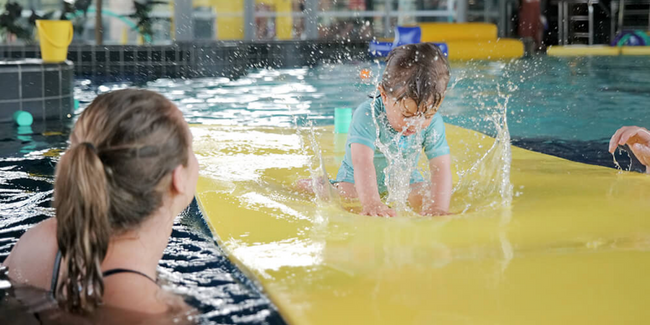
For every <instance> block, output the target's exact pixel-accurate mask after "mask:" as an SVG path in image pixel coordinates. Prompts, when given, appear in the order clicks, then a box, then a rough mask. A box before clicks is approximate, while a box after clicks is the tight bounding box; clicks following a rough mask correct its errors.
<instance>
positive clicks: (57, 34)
mask: <svg viewBox="0 0 650 325" xmlns="http://www.w3.org/2000/svg"><path fill="white" fill-rule="evenodd" d="M36 28H38V38H39V39H40V42H41V56H42V57H43V62H62V61H65V60H66V58H67V57H68V45H70V43H71V42H72V36H73V35H74V30H73V29H72V22H70V21H66V20H37V21H36Z"/></svg>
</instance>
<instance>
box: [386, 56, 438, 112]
mask: <svg viewBox="0 0 650 325" xmlns="http://www.w3.org/2000/svg"><path fill="white" fill-rule="evenodd" d="M449 77H450V75H449V63H448V62H447V58H446V57H445V55H444V54H443V53H442V51H440V49H439V48H438V47H437V46H435V45H433V44H431V43H419V44H408V45H402V46H400V47H396V48H394V49H393V50H392V51H390V53H389V54H388V58H387V63H386V70H385V71H384V75H383V76H382V81H381V86H382V87H383V88H384V91H385V92H386V94H387V95H389V96H390V97H391V98H393V99H395V100H397V101H400V100H402V99H404V98H410V99H412V100H414V101H415V103H416V104H417V112H410V113H412V114H413V115H417V114H426V113H427V112H426V110H428V109H429V108H437V107H438V106H439V105H440V103H441V102H442V99H443V97H444V96H445V90H446V89H447V83H449Z"/></svg>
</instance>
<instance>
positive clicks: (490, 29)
mask: <svg viewBox="0 0 650 325" xmlns="http://www.w3.org/2000/svg"><path fill="white" fill-rule="evenodd" d="M419 26H420V30H421V31H422V37H421V40H422V42H433V43H446V44H447V48H448V54H449V59H450V60H460V61H468V60H502V59H514V58H520V57H522V56H524V44H523V42H522V41H520V40H516V39H506V38H497V26H496V25H494V24H487V23H420V24H419Z"/></svg>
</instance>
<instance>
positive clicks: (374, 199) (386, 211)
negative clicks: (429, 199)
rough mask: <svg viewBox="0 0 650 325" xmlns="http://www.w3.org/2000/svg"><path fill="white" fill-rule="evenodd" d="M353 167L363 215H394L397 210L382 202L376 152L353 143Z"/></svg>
mask: <svg viewBox="0 0 650 325" xmlns="http://www.w3.org/2000/svg"><path fill="white" fill-rule="evenodd" d="M351 153H352V167H353V168H354V184H355V188H356V190H357V195H358V196H359V201H361V206H362V207H363V210H362V211H361V214H362V215H367V216H382V217H388V216H390V217H394V216H395V211H394V210H393V209H391V208H389V207H388V206H387V205H385V204H384V203H383V202H381V198H380V197H379V188H378V187H377V174H376V172H375V163H374V161H373V160H374V157H375V152H374V150H373V149H371V148H370V147H368V146H365V145H363V144H360V143H352V145H351Z"/></svg>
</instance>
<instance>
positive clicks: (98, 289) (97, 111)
mask: <svg viewBox="0 0 650 325" xmlns="http://www.w3.org/2000/svg"><path fill="white" fill-rule="evenodd" d="M189 144H190V136H189V134H188V132H187V127H186V126H185V122H184V121H183V118H182V115H181V114H180V112H179V111H178V109H177V108H176V107H175V106H174V105H173V104H172V103H171V102H170V101H169V100H167V99H166V98H165V97H163V96H162V95H160V94H158V93H155V92H152V91H147V90H139V89H125V90H118V91H114V92H111V93H107V94H103V95H99V96H97V98H96V99H95V100H94V101H93V102H92V103H91V104H90V106H88V107H87V108H86V109H85V110H84V111H83V113H82V114H81V116H80V117H79V120H78V121H77V123H76V124H75V127H74V130H73V132H72V135H71V144H70V147H69V148H68V150H67V151H66V152H65V154H64V155H63V156H62V157H61V160H60V161H59V163H58V165H57V168H56V178H55V182H54V204H53V205H54V208H55V210H56V219H57V243H58V246H59V250H60V252H61V256H62V262H61V267H62V275H61V278H60V281H59V283H58V287H57V288H56V297H57V299H58V301H59V305H60V306H61V307H62V308H64V309H65V310H67V311H71V312H74V313H86V312H91V311H93V310H94V309H95V308H96V307H97V306H98V305H99V304H101V302H102V295H103V292H104V282H103V278H102V271H101V263H102V261H103V260H104V257H105V256H106V252H107V250H108V244H109V240H110V236H111V235H114V234H116V233H119V232H123V231H126V230H129V229H133V228H136V227H138V226H139V225H140V224H141V223H142V222H143V221H144V220H145V219H146V218H147V217H148V216H150V215H151V214H152V213H153V212H154V210H156V209H157V208H159V207H160V206H161V203H162V199H163V194H164V193H163V192H164V188H166V186H168V184H169V182H170V181H171V177H170V175H171V171H173V170H174V168H176V167H177V166H179V165H181V164H183V165H186V164H187V161H188V146H189Z"/></svg>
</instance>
